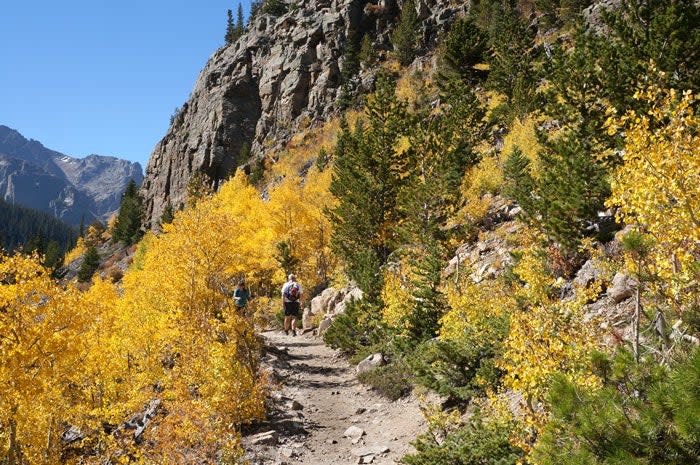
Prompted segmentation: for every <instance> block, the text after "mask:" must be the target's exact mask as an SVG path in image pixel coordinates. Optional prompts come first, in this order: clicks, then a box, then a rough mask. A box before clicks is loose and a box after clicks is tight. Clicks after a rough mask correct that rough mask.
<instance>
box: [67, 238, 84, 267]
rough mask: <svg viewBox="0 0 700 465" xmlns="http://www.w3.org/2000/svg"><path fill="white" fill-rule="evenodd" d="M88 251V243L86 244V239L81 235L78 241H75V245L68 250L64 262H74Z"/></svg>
mask: <svg viewBox="0 0 700 465" xmlns="http://www.w3.org/2000/svg"><path fill="white" fill-rule="evenodd" d="M86 251H87V245H85V239H83V238H82V237H79V238H78V241H77V242H76V243H75V247H73V248H72V249H70V250H69V251H68V252H66V256H65V257H64V258H63V262H64V263H72V262H74V261H76V260H77V259H79V258H80V257H82V256H83V255H85V252H86Z"/></svg>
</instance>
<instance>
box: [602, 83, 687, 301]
mask: <svg viewBox="0 0 700 465" xmlns="http://www.w3.org/2000/svg"><path fill="white" fill-rule="evenodd" d="M635 98H637V99H638V100H641V101H642V102H645V103H646V105H647V106H648V107H649V109H648V110H647V111H646V112H645V113H642V112H635V111H629V112H627V113H626V114H625V115H624V116H622V117H620V118H611V119H610V120H609V132H610V133H611V134H614V133H616V132H622V131H624V136H625V148H624V151H623V153H622V161H623V163H622V165H620V166H619V167H618V168H617V169H616V170H615V173H614V177H613V181H612V196H611V197H610V199H609V201H608V205H609V206H611V207H617V208H618V220H619V221H621V222H624V223H627V224H630V225H634V226H635V227H636V228H637V229H639V230H641V231H642V232H644V233H646V234H647V235H649V236H651V237H652V238H653V245H652V250H651V253H650V256H651V260H652V262H653V268H654V270H655V273H656V274H657V275H658V276H659V277H661V278H662V280H663V281H664V282H666V283H675V284H676V287H675V289H674V291H673V292H674V294H675V295H674V297H675V298H677V299H681V300H682V299H683V298H684V296H683V294H684V293H685V291H687V289H688V287H687V285H688V284H693V283H694V282H696V280H697V278H698V276H697V273H698V271H697V263H698V261H699V260H700V132H699V130H700V118H698V116H697V115H695V114H694V111H693V105H694V103H695V97H694V96H693V95H692V94H691V93H690V92H685V93H683V94H682V95H678V93H677V92H676V91H675V90H673V89H670V90H667V89H662V88H659V87H657V86H656V85H650V86H649V87H647V88H644V89H642V90H640V91H638V92H637V93H636V94H635Z"/></svg>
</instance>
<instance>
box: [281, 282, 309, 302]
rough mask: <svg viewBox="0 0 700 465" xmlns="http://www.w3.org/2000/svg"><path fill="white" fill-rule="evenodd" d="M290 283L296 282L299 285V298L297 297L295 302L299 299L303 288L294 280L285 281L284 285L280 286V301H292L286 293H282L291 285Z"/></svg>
mask: <svg viewBox="0 0 700 465" xmlns="http://www.w3.org/2000/svg"><path fill="white" fill-rule="evenodd" d="M292 283H296V285H297V286H299V299H297V300H296V301H295V302H299V301H300V300H301V295H302V293H303V292H304V290H303V289H302V287H301V284H299V283H298V282H296V281H287V282H286V283H284V286H282V302H292V301H291V300H289V299H288V298H287V296H286V295H284V294H285V293H286V292H287V289H289V286H291V285H292Z"/></svg>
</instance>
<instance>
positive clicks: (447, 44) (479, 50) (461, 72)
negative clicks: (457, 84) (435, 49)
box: [438, 17, 488, 86]
mask: <svg viewBox="0 0 700 465" xmlns="http://www.w3.org/2000/svg"><path fill="white" fill-rule="evenodd" d="M487 46H488V37H487V36H486V34H484V33H483V32H481V30H480V29H479V28H478V27H476V25H475V24H474V23H473V21H472V20H471V19H470V18H468V17H462V18H459V19H458V20H457V21H455V22H454V24H453V25H452V27H451V28H450V31H449V32H448V33H447V35H446V36H445V40H444V41H443V42H442V44H441V46H440V54H439V60H440V63H439V64H440V68H439V71H438V76H439V79H440V80H439V84H441V85H443V86H444V84H445V83H448V82H449V81H451V80H452V79H460V80H462V81H463V82H464V83H465V84H469V85H474V84H476V83H479V82H481V81H482V80H484V79H485V78H486V75H487V73H486V72H485V71H483V70H478V69H476V68H475V66H476V65H478V64H480V63H484V61H485V60H484V59H485V54H486V50H487Z"/></svg>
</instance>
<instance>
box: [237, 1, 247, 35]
mask: <svg viewBox="0 0 700 465" xmlns="http://www.w3.org/2000/svg"><path fill="white" fill-rule="evenodd" d="M244 32H245V19H244V18H243V5H241V4H240V3H239V4H238V11H237V12H236V38H238V37H240V36H242V35H243V33H244Z"/></svg>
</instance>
